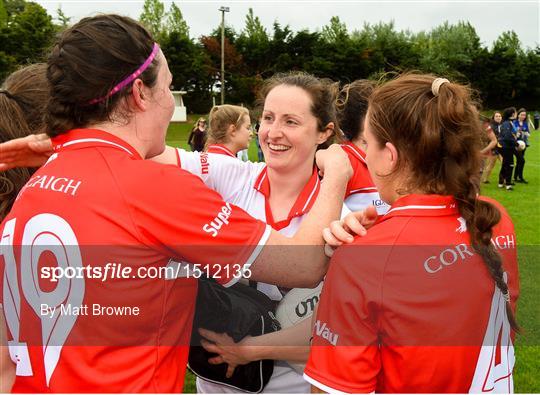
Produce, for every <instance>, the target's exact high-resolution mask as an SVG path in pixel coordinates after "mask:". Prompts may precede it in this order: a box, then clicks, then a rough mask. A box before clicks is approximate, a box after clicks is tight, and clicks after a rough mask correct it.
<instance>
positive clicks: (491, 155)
mask: <svg viewBox="0 0 540 395" xmlns="http://www.w3.org/2000/svg"><path fill="white" fill-rule="evenodd" d="M499 115H500V114H499ZM480 118H481V119H482V121H483V122H482V126H483V129H484V132H485V133H484V135H482V137H481V139H480V140H482V142H484V144H485V146H484V148H482V150H481V151H480V154H482V156H483V157H484V163H483V166H482V170H481V173H482V178H481V180H482V182H483V183H484V184H488V183H489V175H490V174H491V170H492V169H493V166H494V165H495V161H496V160H497V153H496V152H497V151H496V149H497V134H496V133H495V132H494V131H493V127H492V126H491V124H492V123H493V118H492V120H491V121H492V122H490V120H489V118H487V117H484V116H480ZM494 126H495V127H496V128H497V126H496V125H494Z"/></svg>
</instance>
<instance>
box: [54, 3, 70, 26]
mask: <svg viewBox="0 0 540 395" xmlns="http://www.w3.org/2000/svg"><path fill="white" fill-rule="evenodd" d="M56 14H57V15H58V16H57V17H56V19H58V21H59V22H60V26H61V27H62V28H64V29H65V28H66V27H68V25H69V22H70V21H71V17H68V16H66V14H64V11H62V7H61V6H58V8H57V9H56Z"/></svg>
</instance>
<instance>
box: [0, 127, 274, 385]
mask: <svg viewBox="0 0 540 395" xmlns="http://www.w3.org/2000/svg"><path fill="white" fill-rule="evenodd" d="M54 143H55V151H56V152H55V153H54V154H53V155H52V156H51V158H50V160H49V161H48V163H47V164H46V165H44V166H43V167H42V168H41V169H39V170H38V171H37V172H36V173H35V174H34V176H33V177H32V178H31V179H30V181H29V182H28V183H27V184H26V185H25V187H24V188H23V189H22V190H21V192H20V194H19V197H18V198H17V201H16V203H15V205H14V206H13V210H12V211H11V213H10V214H9V216H8V217H7V218H6V219H5V221H4V222H3V224H2V227H1V228H0V232H1V233H2V239H1V250H0V265H2V266H5V270H4V287H3V295H2V296H3V297H2V299H3V300H2V302H3V305H4V313H5V316H6V321H7V325H8V329H9V336H10V337H9V346H10V354H11V356H12V358H13V360H14V361H15V362H16V363H17V378H16V381H15V385H14V391H23V392H48V391H52V392H181V391H182V386H183V381H184V374H185V368H186V361H187V352H188V346H189V339H190V332H191V325H192V318H193V310H194V305H195V297H196V292H197V280H196V278H194V276H191V275H190V273H192V272H191V271H192V270H193V267H192V266H189V265H188V264H184V265H178V264H176V263H174V262H172V261H170V260H171V258H174V259H175V260H177V261H186V262H192V263H193V264H198V263H200V264H201V265H204V266H200V270H202V271H203V272H205V273H207V274H209V275H210V276H212V277H214V278H215V279H216V280H217V281H219V282H220V283H222V284H224V285H230V284H232V283H234V282H235V281H237V279H239V278H240V273H241V272H242V270H244V269H245V268H246V266H249V265H250V264H251V263H252V262H253V261H254V260H255V258H256V256H257V254H258V253H259V251H260V249H261V248H262V245H263V244H264V242H265V240H266V238H267V237H268V235H269V232H270V230H269V228H268V227H267V226H266V225H265V224H264V223H263V222H261V221H257V220H255V219H253V218H251V217H250V216H248V215H247V214H246V213H245V212H244V211H242V210H241V209H239V208H238V207H235V206H233V205H231V204H229V203H225V202H223V201H222V200H221V198H220V196H219V195H218V194H217V193H216V192H214V191H211V190H210V189H208V188H207V187H206V186H204V184H203V183H202V181H201V180H200V179H199V178H197V177H195V176H193V175H191V174H189V173H187V172H185V171H183V170H180V169H178V168H177V167H175V166H164V165H160V164H157V163H153V162H151V161H144V160H142V159H141V157H140V156H139V154H138V153H137V152H136V151H135V150H134V149H133V148H132V147H131V146H129V145H128V144H127V143H126V142H124V141H123V140H121V139H119V138H116V137H115V136H113V135H110V134H109V133H106V132H104V131H99V130H74V131H71V132H69V133H68V134H66V135H62V136H60V137H58V138H57V139H55V141H54ZM209 262H210V263H209ZM169 268H172V269H173V270H172V271H171V270H164V269H169ZM53 269H54V270H57V269H61V270H62V273H61V274H62V275H58V276H57V277H56V278H54V276H53V275H52V273H54V271H53ZM57 274H58V273H57Z"/></svg>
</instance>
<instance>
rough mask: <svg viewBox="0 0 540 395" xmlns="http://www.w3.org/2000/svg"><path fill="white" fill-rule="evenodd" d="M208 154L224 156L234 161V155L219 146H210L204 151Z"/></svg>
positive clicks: (222, 146)
mask: <svg viewBox="0 0 540 395" xmlns="http://www.w3.org/2000/svg"><path fill="white" fill-rule="evenodd" d="M206 152H208V153H209V154H218V155H226V156H230V157H232V158H235V159H236V155H235V154H233V152H232V151H231V150H230V149H228V148H227V147H225V146H224V145H221V144H210V145H209V146H208V149H207V150H206Z"/></svg>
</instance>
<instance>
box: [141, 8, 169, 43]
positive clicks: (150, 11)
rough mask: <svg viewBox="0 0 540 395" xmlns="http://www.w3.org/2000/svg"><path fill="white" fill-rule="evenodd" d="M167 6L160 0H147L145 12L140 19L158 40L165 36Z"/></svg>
mask: <svg viewBox="0 0 540 395" xmlns="http://www.w3.org/2000/svg"><path fill="white" fill-rule="evenodd" d="M164 19H165V6H164V5H163V3H162V2H161V1H160V0H145V1H144V5H143V12H142V14H141V15H140V17H139V20H140V21H141V23H142V24H143V25H145V26H146V28H147V29H148V30H149V31H150V33H151V34H152V36H153V37H154V39H155V40H157V41H158V42H161V40H162V39H163V38H164V35H165V34H166V28H165V25H164Z"/></svg>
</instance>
